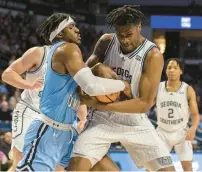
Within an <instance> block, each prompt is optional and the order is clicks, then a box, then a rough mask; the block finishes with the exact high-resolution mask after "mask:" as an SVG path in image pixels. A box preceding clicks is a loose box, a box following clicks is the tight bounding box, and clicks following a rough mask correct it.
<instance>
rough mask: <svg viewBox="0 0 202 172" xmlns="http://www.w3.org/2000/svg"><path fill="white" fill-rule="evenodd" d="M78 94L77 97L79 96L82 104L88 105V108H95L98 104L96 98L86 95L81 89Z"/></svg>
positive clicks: (78, 89) (77, 90) (78, 88)
mask: <svg viewBox="0 0 202 172" xmlns="http://www.w3.org/2000/svg"><path fill="white" fill-rule="evenodd" d="M76 93H77V96H79V98H80V102H81V104H86V105H87V106H88V107H95V106H96V104H97V103H98V100H97V98H96V97H93V96H89V95H87V94H85V93H84V92H83V90H82V89H81V88H80V87H77V89H76Z"/></svg>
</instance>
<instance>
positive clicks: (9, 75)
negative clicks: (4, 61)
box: [2, 70, 29, 89]
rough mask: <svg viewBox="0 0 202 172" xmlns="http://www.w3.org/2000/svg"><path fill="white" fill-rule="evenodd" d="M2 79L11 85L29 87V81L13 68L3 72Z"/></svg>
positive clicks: (21, 87) (22, 87)
mask: <svg viewBox="0 0 202 172" xmlns="http://www.w3.org/2000/svg"><path fill="white" fill-rule="evenodd" d="M2 80H3V81H4V82H6V83H7V84H9V85H12V86H14V87H16V88H20V89H29V83H28V82H27V81H26V80H24V79H23V78H22V77H21V76H20V75H19V74H17V73H16V72H15V71H12V70H6V71H4V72H3V74H2Z"/></svg>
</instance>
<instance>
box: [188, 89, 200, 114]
mask: <svg viewBox="0 0 202 172" xmlns="http://www.w3.org/2000/svg"><path fill="white" fill-rule="evenodd" d="M188 102H189V108H190V111H191V114H192V115H194V114H199V112H198V105H197V101H196V93H195V91H194V89H193V88H192V87H191V86H189V87H188Z"/></svg>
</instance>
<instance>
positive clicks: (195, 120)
mask: <svg viewBox="0 0 202 172" xmlns="http://www.w3.org/2000/svg"><path fill="white" fill-rule="evenodd" d="M199 122H200V116H199V114H192V127H194V128H195V129H197V127H198V125H199Z"/></svg>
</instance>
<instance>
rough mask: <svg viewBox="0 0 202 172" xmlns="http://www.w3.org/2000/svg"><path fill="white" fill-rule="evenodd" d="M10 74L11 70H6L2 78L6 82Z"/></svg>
mask: <svg viewBox="0 0 202 172" xmlns="http://www.w3.org/2000/svg"><path fill="white" fill-rule="evenodd" d="M8 74H9V71H7V70H5V71H4V72H3V73H2V75H1V79H2V81H4V82H7V78H8V77H7V76H8Z"/></svg>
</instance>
